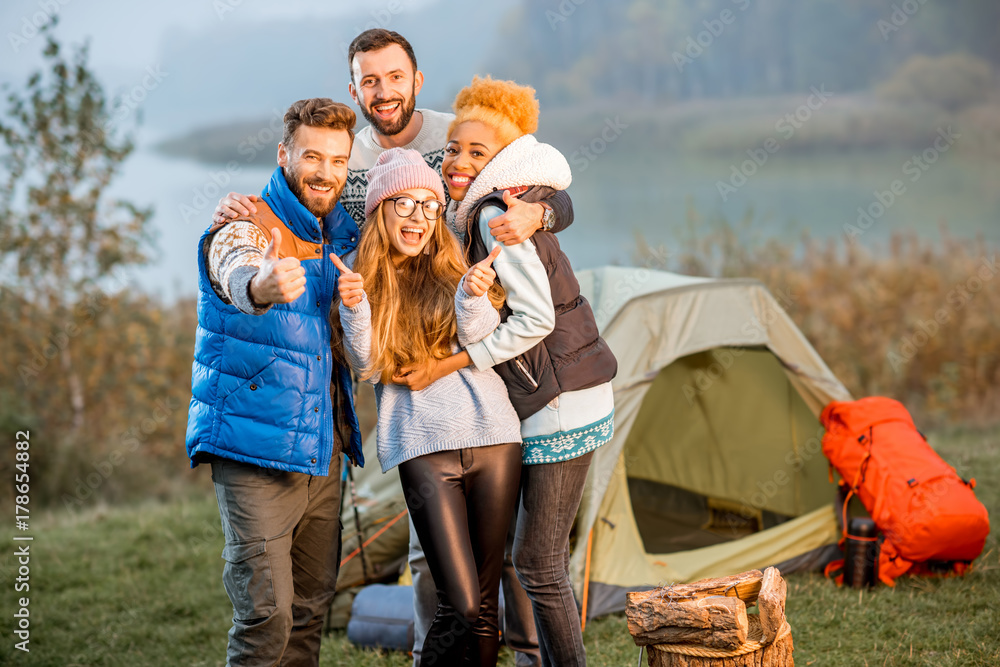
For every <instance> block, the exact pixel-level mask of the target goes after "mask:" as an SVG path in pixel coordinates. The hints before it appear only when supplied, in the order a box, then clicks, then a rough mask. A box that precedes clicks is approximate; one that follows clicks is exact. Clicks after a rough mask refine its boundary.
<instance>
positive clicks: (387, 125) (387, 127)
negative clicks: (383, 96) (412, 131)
mask: <svg viewBox="0 0 1000 667" xmlns="http://www.w3.org/2000/svg"><path fill="white" fill-rule="evenodd" d="M392 102H399V108H400V109H402V113H401V114H400V116H399V120H397V121H395V122H391V121H389V122H386V121H384V120H381V119H380V118H379V117H378V116H376V115H375V114H374V112H373V111H372V107H375V106H378V105H380V104H386V103H392ZM358 106H360V107H361V115H362V116H364V117H365V120H367V121H368V122H369V123H371V126H372V127H373V128H375V130H376V131H377V132H378V133H379V134H381V135H382V136H384V137H394V136H396V135H397V134H399V133H400V132H402V131H403V129H404V128H405V127H406V126H407V125H409V124H410V119H411V118H413V112H414V111H415V110H416V108H417V95H416V84H414V89H413V90H411V91H410V100H409V102H407V101H406V100H403V99H401V98H398V97H397V98H395V99H392V100H379V101H378V102H375V103H373V104H371V105H369V106H367V107H366V106H365V105H363V104H359V105H358Z"/></svg>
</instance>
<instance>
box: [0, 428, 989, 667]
mask: <svg viewBox="0 0 1000 667" xmlns="http://www.w3.org/2000/svg"><path fill="white" fill-rule="evenodd" d="M931 443H932V444H934V445H935V446H936V447H937V448H938V450H939V451H940V452H941V453H942V455H943V456H944V457H945V459H946V460H948V462H949V463H951V464H952V465H955V466H956V467H957V468H958V470H959V472H960V473H962V474H963V475H966V476H970V475H971V476H975V477H976V478H977V480H978V482H979V485H978V487H977V494H978V495H979V498H980V499H981V500H982V501H983V502H984V503H985V504H986V506H987V508H988V509H989V510H990V511H991V514H993V515H994V516H997V512H998V510H1000V491H998V488H997V484H998V481H1000V429H997V428H994V429H991V430H988V431H951V432H948V433H939V434H937V435H936V436H932V437H931ZM33 521H34V522H33V524H32V531H31V534H33V535H34V536H35V540H34V542H32V543H31V550H32V560H31V565H30V566H31V581H30V583H31V591H30V592H29V593H27V595H28V596H30V599H31V604H30V607H29V609H30V612H31V623H32V625H31V630H32V635H31V644H30V646H31V652H30V654H24V653H21V652H20V651H16V650H14V649H13V642H14V640H13V639H12V638H11V634H10V629H11V627H12V625H13V619H12V614H13V612H14V609H15V605H16V599H17V597H19V596H21V595H25V593H16V594H15V593H14V591H13V584H12V583H9V582H12V581H13V578H14V576H15V575H16V569H17V563H16V561H15V559H14V558H13V557H12V555H11V554H12V553H13V551H14V548H13V547H12V546H7V547H4V548H3V553H2V554H0V580H2V581H3V582H4V588H5V593H4V595H3V596H2V608H0V609H2V614H0V615H2V618H3V621H0V624H2V636H3V642H2V644H0V664H11V665H18V664H23V665H52V666H56V665H58V666H59V667H72V666H77V665H79V666H87V667H91V666H112V665H129V666H132V665H169V666H172V667H176V666H181V665H219V664H222V663H223V662H224V654H225V643H226V632H227V630H228V627H229V617H230V614H231V608H230V606H229V601H228V599H227V598H226V594H225V591H224V590H223V587H222V581H221V570H222V560H221V559H220V558H219V554H220V552H221V550H222V537H221V530H220V527H219V517H218V510H217V509H216V506H215V502H214V499H213V498H211V497H201V498H196V499H191V500H188V501H183V502H175V503H172V504H146V505H141V506H133V507H119V508H113V509H100V510H92V511H89V512H87V513H80V514H69V513H65V512H60V513H54V514H51V515H47V516H44V517H42V516H36V517H33ZM11 536H12V533H11V531H10V530H9V529H6V530H4V531H3V532H2V533H0V537H2V539H3V540H4V542H5V544H7V545H12V544H14V543H13V542H12V541H11V539H10V538H11ZM997 546H998V545H997V539H996V537H995V536H990V539H989V541H988V542H987V546H986V551H985V552H984V555H983V556H982V557H980V559H979V560H978V561H976V567H975V569H974V571H973V572H972V573H971V574H969V575H968V576H966V577H965V578H963V579H954V578H953V579H923V578H920V579H918V578H904V579H902V580H900V581H899V582H898V583H897V586H896V587H895V588H887V587H884V586H883V587H880V588H878V589H876V590H874V591H864V592H859V591H857V590H851V589H838V588H836V587H835V586H834V585H833V584H832V583H830V582H829V581H827V580H825V579H823V578H822V577H820V576H818V575H793V576H790V577H789V578H788V583H789V588H788V606H787V612H788V617H789V622H790V623H791V625H792V633H793V637H794V640H795V647H796V651H795V661H796V664H797V665H800V666H803V665H822V666H824V667H826V666H833V667H837V666H844V667H848V666H850V667H855V666H858V665H872V666H873V667H874V666H875V665H927V666H931V665H933V666H934V667H939V666H948V665H956V666H957V665H963V666H965V665H997V664H1000V630H998V628H1000V549H998V548H997ZM585 639H586V643H587V652H588V657H589V664H590V665H592V666H594V667H601V666H605V665H607V666H611V665H614V666H615V667H619V666H621V665H634V664H636V661H637V659H638V649H637V648H636V647H635V646H634V645H633V643H632V641H631V638H630V637H629V635H628V631H627V629H626V626H625V620H624V618H623V617H621V616H613V617H609V618H603V619H599V620H596V621H591V622H590V623H588V625H587V629H586V633H585ZM322 664H323V665H325V666H332V665H343V666H358V665H393V666H400V667H401V666H403V665H408V664H410V661H409V658H408V657H407V656H406V654H404V653H399V652H382V651H370V650H361V649H358V648H356V647H354V646H352V645H351V644H350V643H349V642H348V641H347V638H346V636H345V635H344V633H342V632H340V633H334V634H332V635H330V636H329V637H327V638H326V641H325V643H324V646H323V659H322ZM500 664H502V665H513V655H512V654H511V653H510V652H508V651H506V650H504V651H503V652H502V653H501V661H500Z"/></svg>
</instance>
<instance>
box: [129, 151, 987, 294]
mask: <svg viewBox="0 0 1000 667" xmlns="http://www.w3.org/2000/svg"><path fill="white" fill-rule="evenodd" d="M912 157H913V154H912V152H900V153H875V154H873V153H863V154H833V155H826V156H823V157H821V158H820V157H810V156H801V155H791V154H782V153H777V154H775V155H772V156H770V158H769V159H768V161H767V162H766V163H765V164H763V166H760V167H758V168H757V169H756V171H755V172H754V173H753V174H752V175H750V176H749V177H748V178H747V179H746V182H745V184H743V185H742V186H741V187H739V188H737V189H736V191H735V192H730V191H727V192H726V193H725V194H726V201H723V197H722V196H721V195H720V192H719V189H718V185H717V183H718V182H719V181H723V182H726V181H729V179H730V178H731V175H732V166H733V165H734V164H736V165H737V167H739V165H740V163H741V162H742V161H743V160H745V159H747V156H746V155H742V156H737V157H735V158H734V159H722V158H711V159H706V158H703V157H698V158H692V157H685V156H670V155H663V154H661V153H658V152H655V151H653V150H650V151H648V152H646V153H636V152H629V151H628V150H626V147H625V146H624V145H622V146H617V145H615V144H611V145H609V146H608V148H607V150H606V151H605V152H604V153H603V154H602V155H600V156H595V159H594V160H593V161H591V162H587V163H586V166H585V167H582V166H581V165H582V164H583V162H582V161H580V160H577V161H575V162H573V164H574V181H573V185H572V186H571V188H570V194H571V195H572V197H573V202H574V207H575V211H576V222H575V224H574V225H573V227H571V228H570V229H569V230H567V231H565V232H563V233H562V234H560V242H561V243H562V246H563V248H564V249H565V251H566V252H567V254H569V256H570V258H571V259H572V261H573V265H574V266H575V267H576V268H578V269H584V268H592V267H595V266H601V265H604V264H610V263H617V264H629V263H630V261H631V258H632V252H633V249H634V248H635V232H637V231H638V232H640V233H641V234H642V235H643V236H644V237H645V238H646V240H647V241H649V242H650V243H653V244H660V243H662V244H665V245H666V246H667V247H668V248H669V247H671V246H673V245H675V244H676V243H677V233H678V230H679V229H681V228H683V227H684V225H685V213H686V211H687V209H688V207H689V205H693V206H694V208H695V209H696V210H697V211H698V213H699V216H700V218H701V219H702V220H703V221H705V222H703V224H705V225H707V224H708V221H709V220H710V219H711V218H713V217H715V216H718V215H723V216H725V217H726V218H727V219H728V220H730V221H731V222H734V223H735V222H738V221H739V220H740V219H741V218H743V217H744V215H745V214H746V213H747V211H748V210H749V209H752V210H753V212H754V215H753V225H752V230H753V232H754V233H759V234H760V235H761V236H763V237H783V238H788V239H792V238H795V237H797V236H798V234H799V233H800V232H801V231H802V230H804V229H805V230H809V232H810V233H811V234H812V235H813V236H814V237H817V238H828V237H834V236H838V235H839V236H841V238H844V234H845V229H844V226H845V225H854V226H856V227H857V228H858V230H861V231H863V232H864V233H863V235H862V236H860V237H859V238H858V242H859V243H861V244H863V245H865V246H867V247H870V248H872V249H874V250H877V249H878V248H879V247H880V244H881V245H882V246H884V242H885V241H886V240H887V239H888V238H889V236H890V234H891V233H892V232H894V231H907V230H909V231H913V232H916V233H917V234H919V235H920V236H923V237H927V238H937V237H938V236H939V231H938V230H939V226H940V225H941V224H942V223H944V224H946V225H947V226H948V228H949V230H950V233H951V234H952V235H953V236H957V237H966V238H972V237H975V236H976V235H977V234H981V235H982V236H983V237H985V238H986V239H987V240H988V241H990V242H992V243H1000V162H998V161H996V160H994V161H987V160H978V159H971V158H965V157H962V156H961V155H958V154H948V153H945V154H942V155H940V157H939V158H938V159H937V161H936V162H935V163H934V164H931V165H925V166H926V167H927V168H926V170H920V168H919V167H917V166H916V165H915V163H913V162H911V158H912ZM744 166H745V171H746V172H748V173H749V172H750V171H752V170H751V169H750V167H749V165H744ZM271 171H272V170H271V168H263V167H259V166H252V165H246V164H240V165H237V167H236V169H234V170H233V171H231V172H227V170H226V168H225V166H216V165H206V164H201V163H197V162H193V161H189V160H179V159H173V158H166V157H163V156H162V155H160V154H158V153H156V152H154V151H152V150H151V149H149V148H140V149H138V150H137V151H136V152H135V153H134V154H133V155H132V156H131V157H130V158H129V160H128V162H127V163H126V165H125V167H124V168H123V171H122V174H121V175H120V177H119V178H118V180H116V181H115V182H114V184H113V187H112V189H111V192H112V194H113V195H114V196H118V197H126V198H128V199H130V200H131V201H133V202H134V203H136V204H138V205H150V204H151V205H153V206H155V209H156V211H155V214H154V218H153V222H152V226H153V228H154V229H155V231H156V234H157V240H156V243H155V251H154V253H153V254H154V255H155V261H154V262H153V263H152V264H150V265H149V266H146V267H143V268H141V269H134V270H132V271H130V275H131V276H132V277H133V278H134V279H135V282H136V284H137V285H139V286H141V287H142V288H143V289H146V290H147V291H149V292H154V293H159V294H160V295H162V296H163V297H165V298H167V299H173V298H176V297H177V296H184V295H191V294H194V293H195V292H196V289H197V266H196V262H195V247H196V244H197V241H198V238H199V237H200V235H201V233H202V231H203V230H204V229H205V227H206V226H207V225H208V224H209V222H210V218H211V212H212V210H213V209H214V207H215V203H216V202H217V200H218V199H219V197H220V196H221V194H225V193H226V192H229V191H230V190H235V191H237V192H259V191H260V190H261V188H262V187H263V185H264V184H265V183H266V182H267V179H268V178H269V177H270V174H271ZM893 181H899V183H897V187H896V192H897V193H900V194H892V185H893ZM735 182H736V183H737V184H738V183H740V181H739V180H738V179H737V180H736V181H735ZM876 193H880V194H879V195H876ZM885 193H888V194H885ZM879 196H881V199H882V202H885V203H886V204H888V205H887V206H886V205H883V204H882V203H880V202H879V201H878V198H879ZM890 196H891V197H892V201H891V203H890V199H889V197H890ZM858 207H862V208H864V209H866V210H869V211H870V212H871V213H872V214H878V213H879V210H880V208H881V209H882V213H881V215H874V216H873V217H872V218H871V219H870V221H869V220H865V219H863V220H862V223H863V224H862V226H859V225H858V217H859V213H858ZM863 226H867V229H863V228H862V227H863Z"/></svg>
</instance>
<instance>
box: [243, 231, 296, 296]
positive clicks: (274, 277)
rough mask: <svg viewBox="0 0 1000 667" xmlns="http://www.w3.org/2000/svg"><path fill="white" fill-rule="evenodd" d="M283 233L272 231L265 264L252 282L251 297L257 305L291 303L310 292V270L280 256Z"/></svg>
mask: <svg viewBox="0 0 1000 667" xmlns="http://www.w3.org/2000/svg"><path fill="white" fill-rule="evenodd" d="M280 246H281V230H280V229H278V228H277V227H275V228H274V229H272V230H271V242H270V243H269V244H268V245H267V249H266V250H265V251H264V262H263V263H262V264H261V265H260V269H259V270H258V271H257V275H256V276H254V277H253V280H251V281H250V296H251V297H253V300H254V303H256V304H258V305H261V306H265V305H267V304H271V303H290V302H292V301H295V300H296V299H298V298H299V297H300V296H302V293H303V292H305V291H306V270H305V269H304V268H302V264H301V262H299V260H298V258H296V257H285V258H284V259H281V258H279V257H278V248H279V247H280Z"/></svg>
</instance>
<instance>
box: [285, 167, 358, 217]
mask: <svg viewBox="0 0 1000 667" xmlns="http://www.w3.org/2000/svg"><path fill="white" fill-rule="evenodd" d="M284 173H285V182H287V183H288V188H289V189H290V190H291V191H292V194H294V195H295V198H296V199H298V200H299V202H301V203H302V205H303V206H305V207H306V209H308V211H309V212H310V213H312V214H313V215H315V216H316V217H317V218H325V217H326V216H328V215H330V214H331V213H333V209H335V208H336V207H337V202H338V201H340V194H341V193H342V192H343V191H344V184H343V183H341V184H340V186H339V187H338V186H337V184H336V183H335V182H333V181H324V180H321V179H318V178H311V179H305V178H303V177H302V176H301V175H300V174H299V172H298V171H297V170H296V169H295V167H293V166H292V165H289V166H287V167H285V168H284ZM309 185H318V186H320V187H322V188H327V187H328V188H331V190H330V192H331V193H332V194H333V196H332V198H331V199H330V200H329V201H318V200H317V199H316V198H315V197H313V196H312V193H311V191H310V190H309V189H308V186H309Z"/></svg>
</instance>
